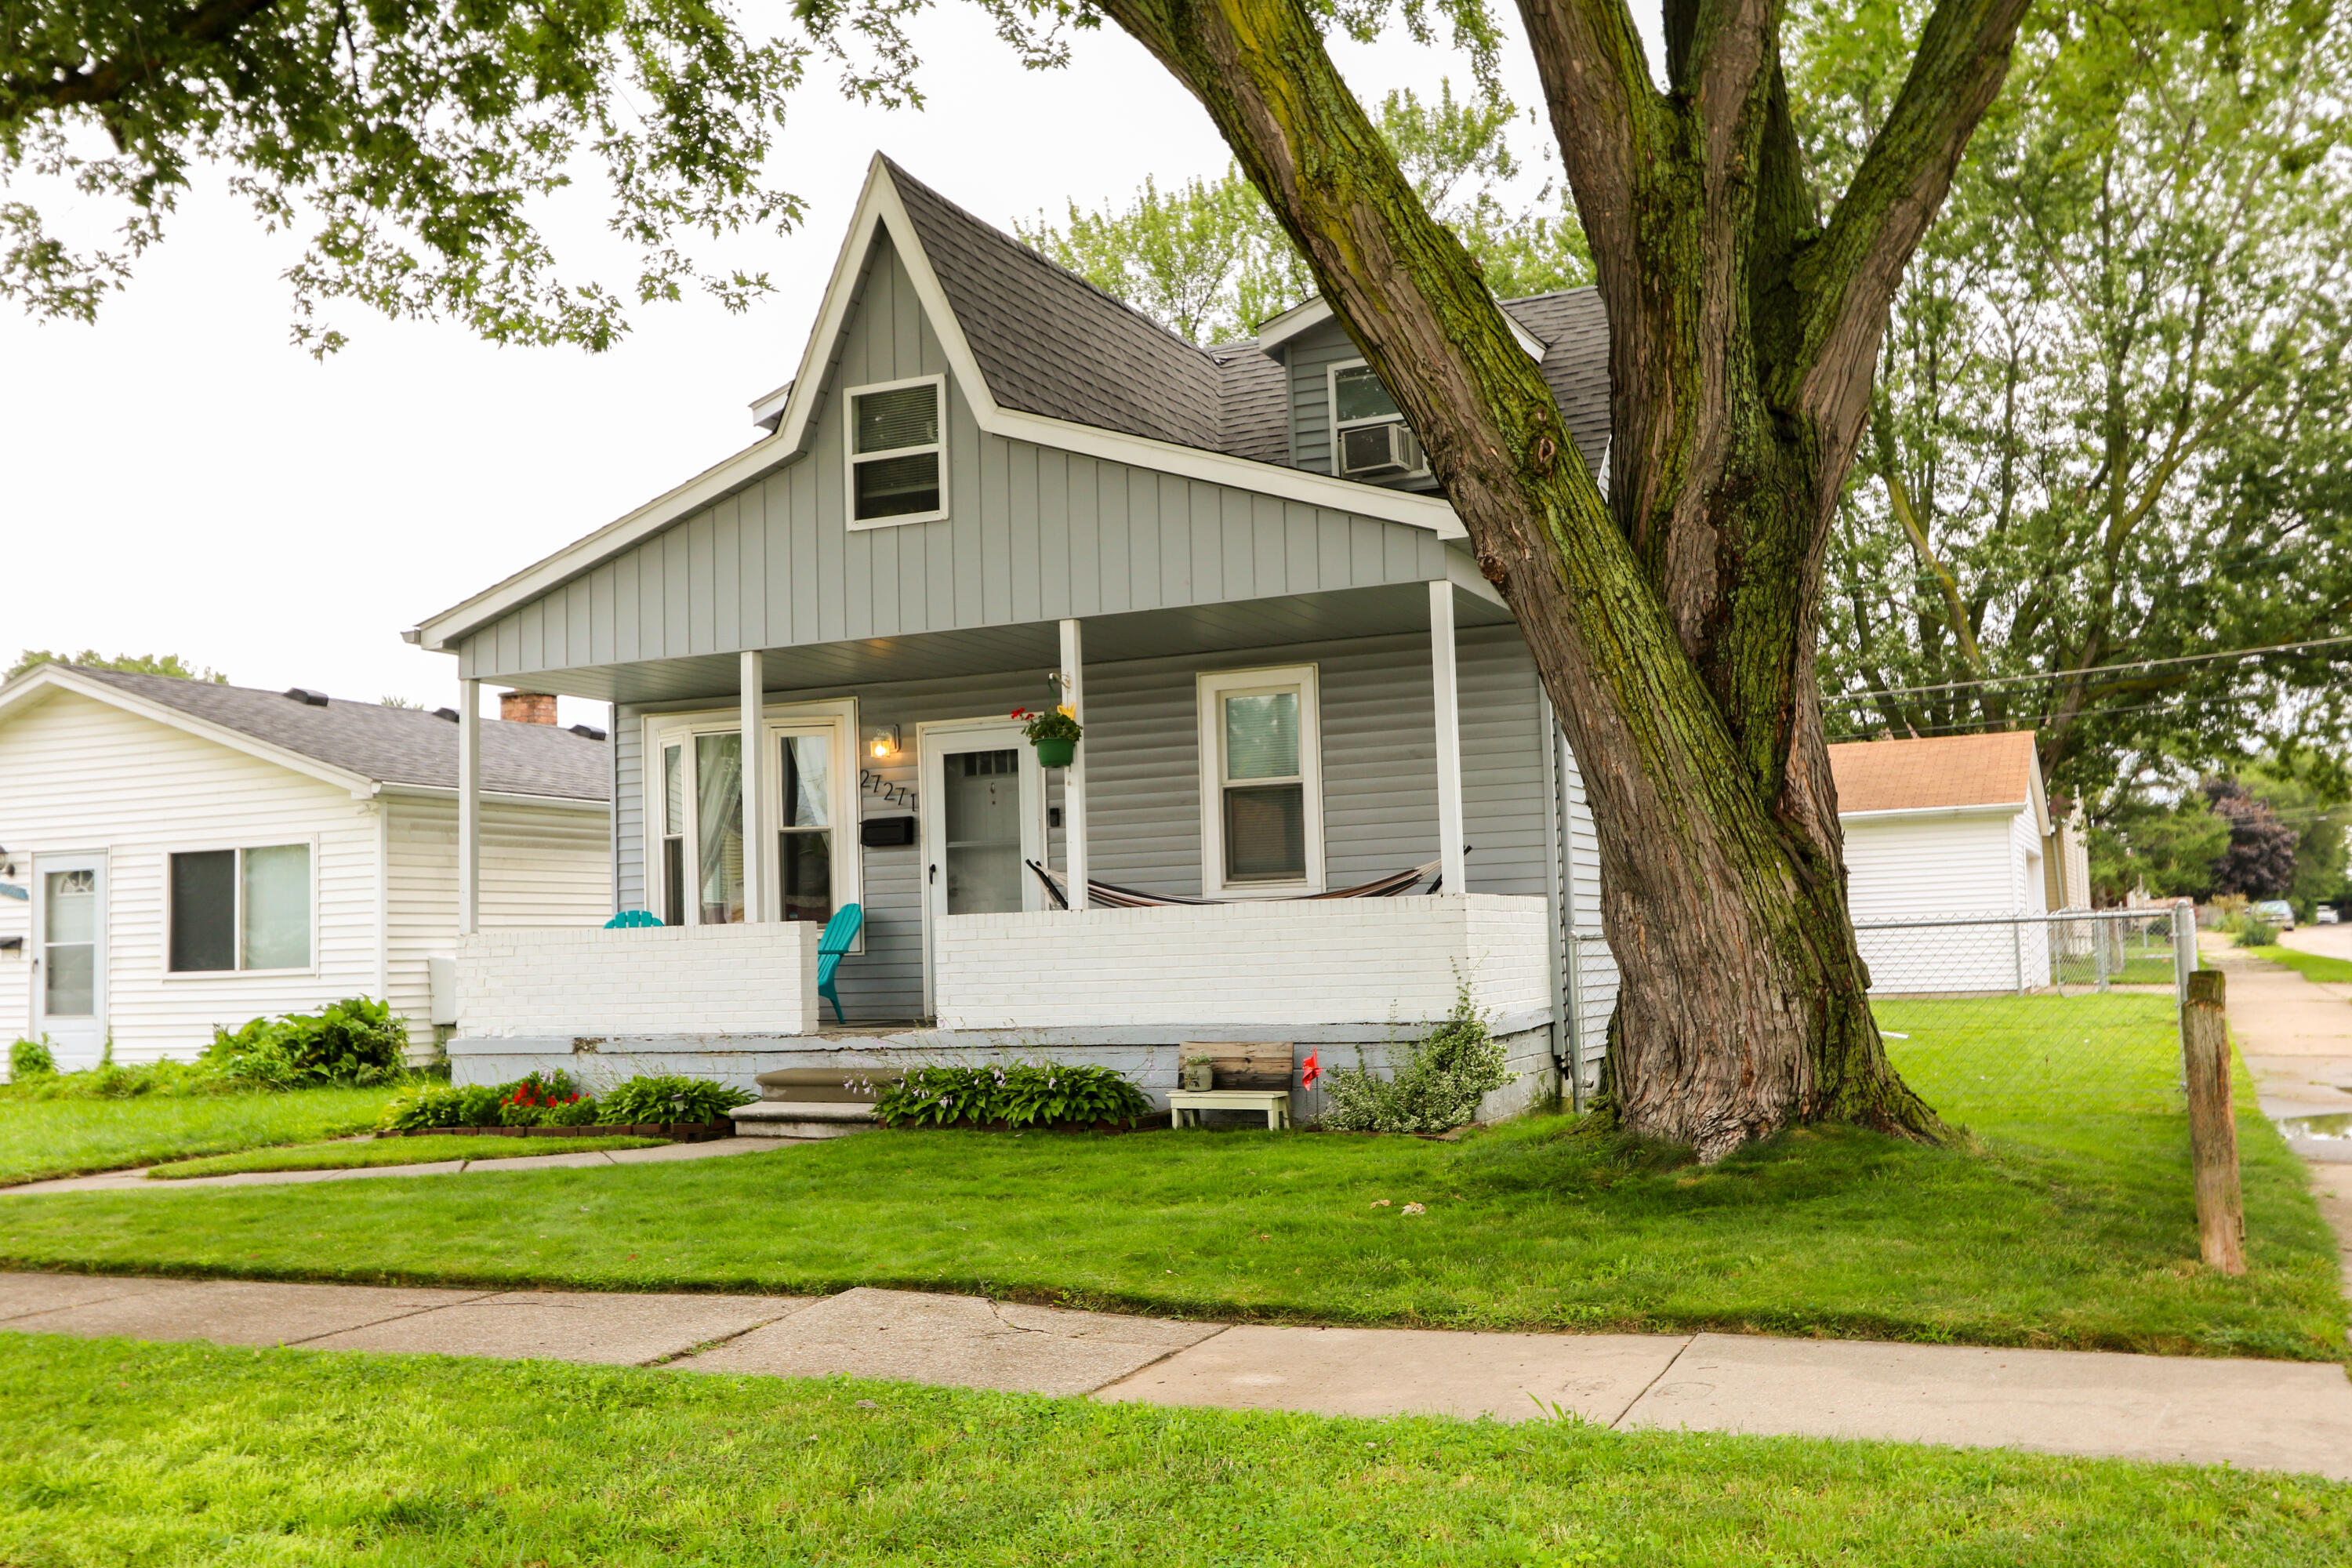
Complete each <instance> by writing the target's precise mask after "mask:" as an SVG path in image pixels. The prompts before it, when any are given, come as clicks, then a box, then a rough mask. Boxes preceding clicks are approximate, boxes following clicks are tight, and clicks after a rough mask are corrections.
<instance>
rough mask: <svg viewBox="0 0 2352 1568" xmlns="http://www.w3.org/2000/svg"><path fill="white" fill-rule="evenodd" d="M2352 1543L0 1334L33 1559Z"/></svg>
mask: <svg viewBox="0 0 2352 1568" xmlns="http://www.w3.org/2000/svg"><path fill="white" fill-rule="evenodd" d="M723 1163H728V1164H739V1163H743V1162H741V1161H728V1162H723ZM754 1163H763V1162H754ZM362 1185H364V1184H362ZM129 1390H135V1391H136V1392H135V1394H131V1393H127V1392H126V1391H129ZM862 1405H870V1408H868V1407H861V1406H862ZM2347 1535H2352V1487H2346V1486H2342V1485H2333V1484H2329V1483H2327V1482H2324V1481H2315V1480H2309V1479H2294V1478H2287V1477H2281V1476H2273V1475H2252V1474H2245V1473H2241V1472H2236V1471H2231V1470H2225V1469H2203V1470H2200V1469H2191V1468H2185V1467H2179V1466H2155V1465H2138V1464H2128V1463H2123V1462H2119V1461H2113V1460H2087V1459H2071V1458H2053V1457H2049V1456H2042V1455H2028V1454H2019V1453H2012V1452H2000V1451H1967V1450H1958V1449H1941V1448H1929V1447H1910V1446H1906V1445H1901V1444H1891V1443H1853V1442H1830V1441H1822V1440H1814V1439H1802V1438H1759V1437H1730V1436H1717V1435H1712V1434H1685V1433H1664V1432H1638V1433H1616V1432H1611V1431H1608V1430H1606V1429H1603V1428H1598V1427H1592V1426H1581V1425H1576V1424H1568V1423H1559V1422H1551V1421H1538V1422H1533V1423H1529V1424H1526V1425H1520V1426H1501V1425H1498V1424H1496V1423H1494V1422H1464V1421H1451V1420H1443V1419H1436V1418H1402V1419H1389V1420H1365V1419H1333V1418H1329V1417H1323V1416H1314V1415H1251V1414H1237V1413H1231V1412H1225V1411H1215V1410H1166V1409H1157V1408H1153V1407H1150V1406H1144V1405H1097V1404H1094V1403H1092V1402H1089V1401H1086V1400H1076V1399H1070V1400H1057V1399H1045V1398H1037V1397H1033V1396H1027V1395H1015V1394H987V1393H973V1392H966V1391H961V1390H953V1389H938V1388H918V1387H910V1386H908V1385H905V1384H883V1383H858V1382H851V1381H848V1380H845V1379H824V1380H819V1381H803V1380H788V1379H781V1378H731V1377H714V1376H710V1375H708V1374H704V1373H672V1372H651V1371H641V1370H637V1369H632V1368H592V1367H572V1366H566V1365H562V1364H559V1363H546V1362H539V1363H508V1364H497V1363H481V1362H476V1361H466V1360H460V1359H456V1358H449V1359H443V1358H436V1357H396V1356H375V1355H360V1354H352V1353H341V1354H330V1353H316V1352H300V1351H273V1350H258V1351H256V1350H229V1349H221V1348H216V1347H214V1346H209V1345H196V1344H183V1345H152V1344H133V1343H128V1342H122V1341H79V1340H70V1339H65V1338H61V1337H52V1336H46V1335H43V1336H36V1335H20V1334H5V1333H0V1562H5V1563H12V1564H13V1563H21V1564H25V1565H26V1568H66V1565H82V1564H91V1565H95V1564H101V1563H103V1564H117V1563H180V1564H189V1565H197V1568H201V1565H206V1564H237V1565H240V1568H247V1565H254V1568H259V1565H277V1564H284V1565H287V1568H296V1565H299V1568H309V1565H310V1564H315V1563H351V1564H355V1565H367V1564H383V1565H394V1564H397V1565H402V1568H411V1565H414V1568H426V1565H431V1568H439V1565H442V1564H452V1563H482V1564H542V1565H550V1568H556V1565H561V1568H572V1565H574V1564H586V1563H595V1564H614V1565H622V1568H626V1565H631V1564H649V1565H650V1564H661V1565H665V1568H666V1565H668V1564H674V1563H693V1564H702V1565H707V1568H719V1565H726V1564H743V1565H747V1568H749V1565H758V1568H768V1565H770V1564H780V1563H861V1564H885V1563H908V1564H915V1563H921V1564H936V1563H980V1564H998V1563H1005V1564H1011V1563H1088V1564H1097V1563H1098V1564H1116V1565H1118V1568H1132V1565H1135V1564H1143V1563H1150V1564H1160V1563H1167V1564H1202V1565H1208V1564H1219V1565H1224V1564H1245V1563H1246V1564H1312V1565H1315V1568H1322V1565H1325V1564H1331V1563H1383V1564H1386V1563H1398V1564H1431V1565H1435V1564H1446V1565H1449V1568H1487V1565H1494V1568H1502V1565H1506V1564H1507V1565H1510V1568H1525V1565H1531V1564H1541V1565H1543V1568H1561V1565H1568V1564H1575V1565H1580V1568H1601V1565H1610V1568H1652V1565H1666V1564H1687V1565H1692V1568H1716V1565H1719V1564H1726V1563H1788V1564H1795V1563H1868V1564H1881V1563H1884V1564H1895V1563H1901V1564H1906V1565H1911V1564H1926V1565H1950V1568H1960V1565H1963V1564H1967V1565H1975V1564H1994V1563H2000V1564H2011V1563H2032V1564H2043V1563H2048V1564H2066V1565H2069V1568H2074V1565H2084V1568H2098V1565H2114V1568H2126V1565H2128V1568H2162V1565H2170V1564H2180V1565H2183V1568H2186V1565H2189V1564H2200V1565H2201V1564H2209V1563H2230V1564H2231V1565H2232V1568H2272V1565H2278V1568H2286V1565H2291V1564H2312V1565H2314V1568H2317V1565H2321V1564H2335V1563H2341V1562H2343V1561H2344V1543H2345V1541H2346V1539H2347Z"/></svg>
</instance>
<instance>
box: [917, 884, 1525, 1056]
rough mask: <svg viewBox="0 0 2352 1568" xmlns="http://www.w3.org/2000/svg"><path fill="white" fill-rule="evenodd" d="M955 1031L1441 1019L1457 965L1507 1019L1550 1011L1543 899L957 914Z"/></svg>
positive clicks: (950, 944) (938, 985) (949, 944)
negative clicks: (1545, 1008)
mask: <svg viewBox="0 0 2352 1568" xmlns="http://www.w3.org/2000/svg"><path fill="white" fill-rule="evenodd" d="M937 937H938V948H937V952H936V955H935V957H934V959H933V969H932V984H933V988H934V994H935V995H936V997H937V999H938V1006H939V1026H940V1027H941V1028H943V1029H1008V1028H1009V1029H1024V1028H1029V1029H1051V1028H1082V1027H1088V1026H1092V1027H1096V1028H1104V1027H1114V1026H1135V1025H1154V1024H1172V1025H1215V1024H1250V1025H1257V1024H1265V1025H1276V1026H1279V1025H1313V1024H1378V1023H1383V1022H1386V1021H1388V1020H1390V1019H1393V1020H1395V1021H1396V1022H1398V1023H1400V1024H1406V1023H1414V1022H1421V1021H1425V1020H1429V1019H1434V1018H1441V1017H1444V1016H1445V1014H1446V1013H1447V1012H1448V1011H1450V1010H1451V1009H1452V1007H1453V1005H1454V974H1455V971H1456V969H1457V968H1458V969H1459V970H1460V972H1461V973H1462V974H1463V975H1465V977H1467V978H1468V979H1469V981H1470V983H1471V993H1472V994H1473V995H1474V996H1475V997H1476V999H1477V1001H1478V1005H1480V1006H1482V1007H1484V1008H1486V1009H1488V1010H1489V1011H1491V1012H1493V1013H1494V1014H1496V1016H1508V1015H1511V1014H1516V1013H1521V1012H1525V1011H1528V1010H1534V1009H1540V1008H1544V1007H1546V1006H1548V1005H1549V997H1548V989H1547V981H1546V973H1545V965H1544V941H1545V929H1544V903H1543V900H1541V899H1535V898H1523V897H1507V896H1503V895H1498V894H1493V893H1471V894H1468V895H1466V896H1445V897H1438V898H1401V899H1331V900H1317V901H1306V900H1300V901H1297V902H1266V903H1258V904H1246V903H1236V904H1211V905H1204V906H1200V907H1189V906H1182V905H1178V906H1171V907H1168V908H1162V909H1150V910H1087V911H1085V912H1084V913H1082V914H1072V913H1067V912H1065V911H1062V910H1040V911H1035V912H1030V913H1016V914H993V915H950V916H949V917H948V918H947V919H945V920H943V921H940V924H939V928H938V931H937Z"/></svg>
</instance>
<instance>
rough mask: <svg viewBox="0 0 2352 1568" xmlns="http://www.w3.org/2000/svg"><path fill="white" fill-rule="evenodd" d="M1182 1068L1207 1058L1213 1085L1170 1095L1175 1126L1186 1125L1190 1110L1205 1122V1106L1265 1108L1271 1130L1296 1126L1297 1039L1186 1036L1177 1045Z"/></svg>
mask: <svg viewBox="0 0 2352 1568" xmlns="http://www.w3.org/2000/svg"><path fill="white" fill-rule="evenodd" d="M1176 1049H1177V1058H1176V1059H1177V1063H1178V1065H1179V1066H1180V1067H1181V1066H1182V1065H1183V1064H1184V1063H1187V1062H1190V1061H1192V1059H1193V1058H1196V1057H1207V1058H1209V1063H1210V1070H1211V1071H1212V1072H1213V1074H1214V1075H1215V1079H1214V1081H1215V1085H1216V1087H1214V1088H1213V1089H1176V1090H1173V1091H1171V1093H1170V1094H1169V1096H1168V1113H1169V1115H1168V1119H1169V1123H1170V1125H1171V1126H1174V1127H1181V1126H1183V1125H1184V1124H1185V1123H1184V1117H1185V1113H1186V1112H1187V1111H1189V1112H1191V1113H1192V1125H1193V1126H1195V1127H1198V1126H1200V1125H1201V1112H1202V1111H1203V1110H1262V1111H1264V1112H1265V1125H1266V1130H1267V1131H1277V1130H1279V1129H1282V1128H1285V1127H1287V1126H1289V1125H1290V1085H1291V1079H1292V1078H1293V1076H1294V1074H1293V1073H1292V1071H1291V1066H1290V1054H1291V1043H1290V1042H1289V1041H1288V1040H1186V1041H1184V1042H1182V1043H1181V1045H1179V1046H1178V1047H1176Z"/></svg>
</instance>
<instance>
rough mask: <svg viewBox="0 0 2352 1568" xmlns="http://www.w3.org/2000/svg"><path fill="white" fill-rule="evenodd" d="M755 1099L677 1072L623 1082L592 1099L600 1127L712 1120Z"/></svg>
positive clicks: (723, 1084) (725, 1084)
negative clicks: (645, 1122)
mask: <svg viewBox="0 0 2352 1568" xmlns="http://www.w3.org/2000/svg"><path fill="white" fill-rule="evenodd" d="M756 1098H757V1097H756V1096H753V1095H749V1094H746V1093H744V1092H743V1091H742V1090H741V1089H737V1088H736V1087H735V1086H734V1085H733V1084H731V1083H714V1082H712V1081H711V1080H710V1079H707V1078H687V1077H685V1076H684V1075H682V1074H678V1073H666V1074H645V1073H641V1074H639V1075H638V1076H637V1077H635V1078H631V1079H623V1080H622V1081H620V1082H619V1083H616V1084H614V1086H613V1087H612V1088H610V1089H606V1090H605V1091H604V1093H603V1094H602V1095H600V1096H598V1097H597V1100H596V1121H598V1122H599V1123H601V1124H603V1125H604V1126H608V1127H610V1126H625V1125H628V1124H630V1123H634V1122H642V1121H718V1120H719V1118H720V1117H722V1116H724V1115H726V1114H727V1113H728V1112H729V1111H730V1110H734V1109H735V1108H736V1107H737V1106H739V1105H749V1104H751V1101H752V1100H754V1099H756Z"/></svg>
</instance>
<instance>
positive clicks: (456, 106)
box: [0, 0, 805, 353]
mask: <svg viewBox="0 0 2352 1568" xmlns="http://www.w3.org/2000/svg"><path fill="white" fill-rule="evenodd" d="M804 54H805V49H804V48H803V47H801V46H799V45H796V44H790V43H784V42H779V41H774V40H766V39H759V38H753V37H746V36H745V35H744V33H743V32H742V31H741V29H740V26H739V24H738V22H737V20H736V18H735V17H734V16H731V15H730V13H729V12H727V11H726V10H724V9H721V8H718V7H714V6H711V5H704V4H701V3H700V0H559V3H557V4H555V5H524V4H519V3H518V0H465V3H464V4H460V5H451V6H436V5H418V4H415V0H378V3H376V4H373V5H365V6H362V7H359V8H356V9H355V8H353V7H352V6H351V5H345V4H342V3H341V0H215V3H213V4H210V5H198V6H184V5H179V4H177V3H175V0H102V3H100V4H99V5H68V4H65V3H63V0H27V3H26V4H25V5H17V6H13V7H10V8H7V9H5V10H0V180H5V181H8V182H11V183H15V182H16V181H17V180H19V179H20V178H21V177H22V176H25V175H28V174H29V175H35V176H42V177H44V180H43V183H44V184H47V186H49V187H50V188H52V189H58V190H65V189H70V190H72V191H73V192H75V193H76V194H77V195H78V196H79V198H80V202H81V203H89V202H90V201H92V200H93V199H95V200H97V201H99V202H100V203H102V204H104V205H106V206H108V207H109V208H110V209H111V211H112V212H113V214H114V215H115V217H114V221H115V222H116V223H117V224H118V225H119V226H118V228H117V230H116V233H115V235H114V236H113V237H111V238H94V237H73V236H67V235H63V234H60V233H58V232H56V231H54V230H53V229H52V227H51V226H50V220H49V216H48V215H47V214H45V212H44V210H43V208H42V206H41V205H37V204H36V203H35V202H34V201H30V200H20V201H15V202H11V203H7V204H5V205H0V296H5V297H10V298H14V299H16V300H18V301H20V302H21V303H22V304H24V305H25V307H26V309H28V310H31V311H33V312H34V313H36V314H45V315H56V316H65V317H70V318H75V319H79V320H84V321H87V320H90V319H92V318H94V316H95V315H96V313H97V311H98V309H99V306H100V301H101V300H103V298H104V296H105V295H106V294H107V293H108V292H110V290H112V289H118V288H120V287H121V284H122V282H123V280H124V279H126V278H127V277H128V276H129V273H130V270H131V265H132V263H133V262H134V261H135V259H136V258H137V257H138V255H139V253H140V252H141V251H142V250H143V249H144V248H145V247H147V246H148V245H150V244H152V243H154V241H155V240H156V239H158V238H159V237H161V235H162V233H163V220H164V218H165V216H167V215H168V214H169V213H170V212H171V210H172V208H173V205H174V203H175V202H176V200H177V198H178V195H179V193H180V192H181V191H182V190H183V189H184V188H185V187H186V186H187V184H189V181H190V179H191V177H192V171H193V170H194V169H195V168H196V167H197V166H199V165H202V164H205V163H221V164H226V165H228V166H229V168H230V171H231V173H230V178H229V184H230V188H231V189H232V190H234V191H236V193H237V194H239V195H243V196H244V197H246V198H247V200H248V201H250V202H251V203H252V205H253V207H254V210H255V212H256V214H257V216H259V217H260V218H261V219H262V221H263V222H264V223H265V224H266V225H268V226H269V227H271V228H273V229H276V228H284V229H297V230H305V231H307V235H308V247H307V249H306V251H305V253H304V254H303V256H302V257H301V258H300V259H299V261H298V262H297V263H296V264H295V265H294V266H293V267H292V268H289V272H288V274H287V276H288V279H289V281H290V282H291V283H292V284H293V285H294V299H295V309H296V312H297V321H296V324H295V328H294V335H295V337H296V339H297V340H298V341H299V342H303V343H305V344H306V345H308V346H309V347H310V349H311V350H312V351H313V352H314V353H328V352H331V351H332V350H333V349H334V348H336V347H338V346H340V345H341V342H342V341H343V338H342V333H341V331H340V330H338V329H337V328H336V327H334V326H333V325H332V324H331V323H329V322H327V321H324V320H322V319H321V312H322V311H323V310H324V308H325V307H327V306H328V305H330V304H331V302H333V301H336V300H356V301H358V302H360V303H362V304H363V305H365V306H367V307H369V308H370V309H373V310H379V311H382V312H383V313H384V314H386V315H389V316H394V317H403V316H436V317H446V318H450V319H455V320H458V321H464V322H465V323H466V324H467V326H469V327H470V328H472V329H473V330H474V331H477V332H479V333H480V334H481V335H483V336H484V337H487V338H490V339H492V340H494V341H499V342H537V343H544V342H578V343H580V344H582V345H583V346H584V347H587V348H590V349H602V348H606V347H609V346H611V344H612V343H613V342H615V341H617V339H618V337H619V335H620V334H621V333H622V332H623V331H625V330H626V319H625V304H626V301H625V299H624V297H623V296H622V294H620V293H616V292H614V290H613V289H609V288H607V287H606V286H605V285H604V284H603V283H601V282H596V281H587V282H580V281H575V280H573V279H570V278H569V277H566V276H564V275H562V273H560V272H559V270H558V268H557V267H556V263H555V258H554V255H553V253H552V251H551V248H550V247H549V245H548V243H547V241H546V239H545V237H544V236H543V235H542V233H541V228H540V226H539V214H540V212H541V206H542V203H543V200H544V198H546V197H548V196H550V195H553V194H555V193H557V192H559V191H561V190H563V189H565V188H566V187H568V186H569V185H571V184H572V183H573V182H574V181H575V180H576V179H578V178H580V177H581V176H582V174H584V173H586V172H588V171H590V170H594V171H596V172H599V173H601V174H602V175H603V177H604V183H605V184H606V187H607V196H608V219H607V222H608V226H609V227H610V228H611V229H612V231H613V232H614V234H615V235H617V236H619V237H621V238H622V239H623V240H624V241H625V242H626V243H628V244H629V245H631V246H632V247H635V250H636V251H637V254H638V258H639V260H638V268H637V276H636V279H635V284H634V286H633V288H632V289H630V290H629V292H630V293H633V294H634V296H635V299H636V300H639V301H643V300H655V299H666V298H675V297H677V294H678V293H679V292H681V291H682V289H685V288H688V287H694V288H700V289H704V290H705V291H707V292H709V293H710V294H712V295H714V296H716V297H717V298H719V300H722V301H724V302H725V303H727V304H728V305H729V306H730V308H739V309H740V307H741V306H742V305H743V304H744V303H745V302H746V301H748V300H749V299H750V298H751V297H752V296H753V295H755V294H757V293H759V292H761V291H762V290H764V289H765V288H766V287H767V284H766V280H765V279H764V278H761V277H759V276H756V275H747V274H744V273H740V272H723V273H722V272H715V271H709V270H706V269H704V268H702V267H701V266H699V264H698V263H697V262H696V261H695V260H694V259H693V258H691V257H690V256H688V254H687V252H686V250H685V249H684V248H683V246H684V242H685V241H686V239H687V238H688V237H690V236H695V235H700V236H703V237H719V236H722V235H725V234H729V233H732V232H735V231H738V230H745V229H751V230H769V231H781V230H782V229H784V228H787V227H789V226H791V224H792V223H793V221H794V220H795V219H797V217H798V216H799V214H800V202H799V199H798V198H797V197H794V196H793V195H787V194H785V193H783V192H781V191H776V190H773V189H772V188H770V187H769V186H768V184H767V183H766V179H765V169H764V164H765V162H766V159H767V156H768V153H769V152H770V150H771V148H772V144H773V140H774V136H775V133H776V132H777V130H778V129H779V127H780V126H781V125H782V116H783V106H784V99H785V95H786V94H787V92H788V91H789V90H790V89H792V88H793V87H794V86H796V85H797V84H798V82H799V80H800V76H801V68H802V61H803V56H804ZM96 132H103V133H104V137H105V141H104V142H100V140H99V139H98V137H97V136H96V135H95V134H94V133H96ZM77 205H79V204H77Z"/></svg>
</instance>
